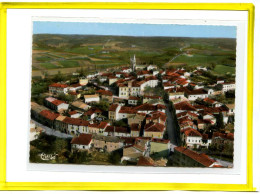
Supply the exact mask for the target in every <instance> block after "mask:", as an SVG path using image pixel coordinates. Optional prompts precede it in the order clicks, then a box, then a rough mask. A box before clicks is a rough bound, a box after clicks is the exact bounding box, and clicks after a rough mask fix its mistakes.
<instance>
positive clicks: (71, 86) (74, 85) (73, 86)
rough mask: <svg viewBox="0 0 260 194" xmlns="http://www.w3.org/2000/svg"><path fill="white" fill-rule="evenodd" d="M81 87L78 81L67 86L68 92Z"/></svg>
mask: <svg viewBox="0 0 260 194" xmlns="http://www.w3.org/2000/svg"><path fill="white" fill-rule="evenodd" d="M80 89H82V85H81V84H80V83H77V84H72V85H70V86H69V91H70V92H76V91H78V90H80Z"/></svg>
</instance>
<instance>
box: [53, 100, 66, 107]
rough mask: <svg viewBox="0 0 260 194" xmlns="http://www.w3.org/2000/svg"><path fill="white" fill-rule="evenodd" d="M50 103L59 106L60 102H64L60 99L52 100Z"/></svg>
mask: <svg viewBox="0 0 260 194" xmlns="http://www.w3.org/2000/svg"><path fill="white" fill-rule="evenodd" d="M51 103H52V104H54V105H56V106H59V105H60V104H63V103H65V102H64V101H62V100H54V101H52V102H51Z"/></svg>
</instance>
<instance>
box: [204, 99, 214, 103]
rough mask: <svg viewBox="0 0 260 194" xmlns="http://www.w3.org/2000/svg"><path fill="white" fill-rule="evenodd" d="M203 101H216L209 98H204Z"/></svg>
mask: <svg viewBox="0 0 260 194" xmlns="http://www.w3.org/2000/svg"><path fill="white" fill-rule="evenodd" d="M203 101H204V102H207V103H209V104H213V103H214V102H216V101H215V100H213V99H210V98H204V99H203Z"/></svg>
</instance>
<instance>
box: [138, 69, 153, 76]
mask: <svg viewBox="0 0 260 194" xmlns="http://www.w3.org/2000/svg"><path fill="white" fill-rule="evenodd" d="M136 74H137V78H145V77H148V76H150V74H151V73H150V72H149V71H145V70H141V71H138V72H137V73H136Z"/></svg>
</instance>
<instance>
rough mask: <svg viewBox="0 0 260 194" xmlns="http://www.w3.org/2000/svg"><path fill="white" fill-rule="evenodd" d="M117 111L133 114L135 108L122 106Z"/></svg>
mask: <svg viewBox="0 0 260 194" xmlns="http://www.w3.org/2000/svg"><path fill="white" fill-rule="evenodd" d="M119 113H127V114H135V113H136V110H135V109H133V107H127V106H122V107H121V109H120V111H119Z"/></svg>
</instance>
